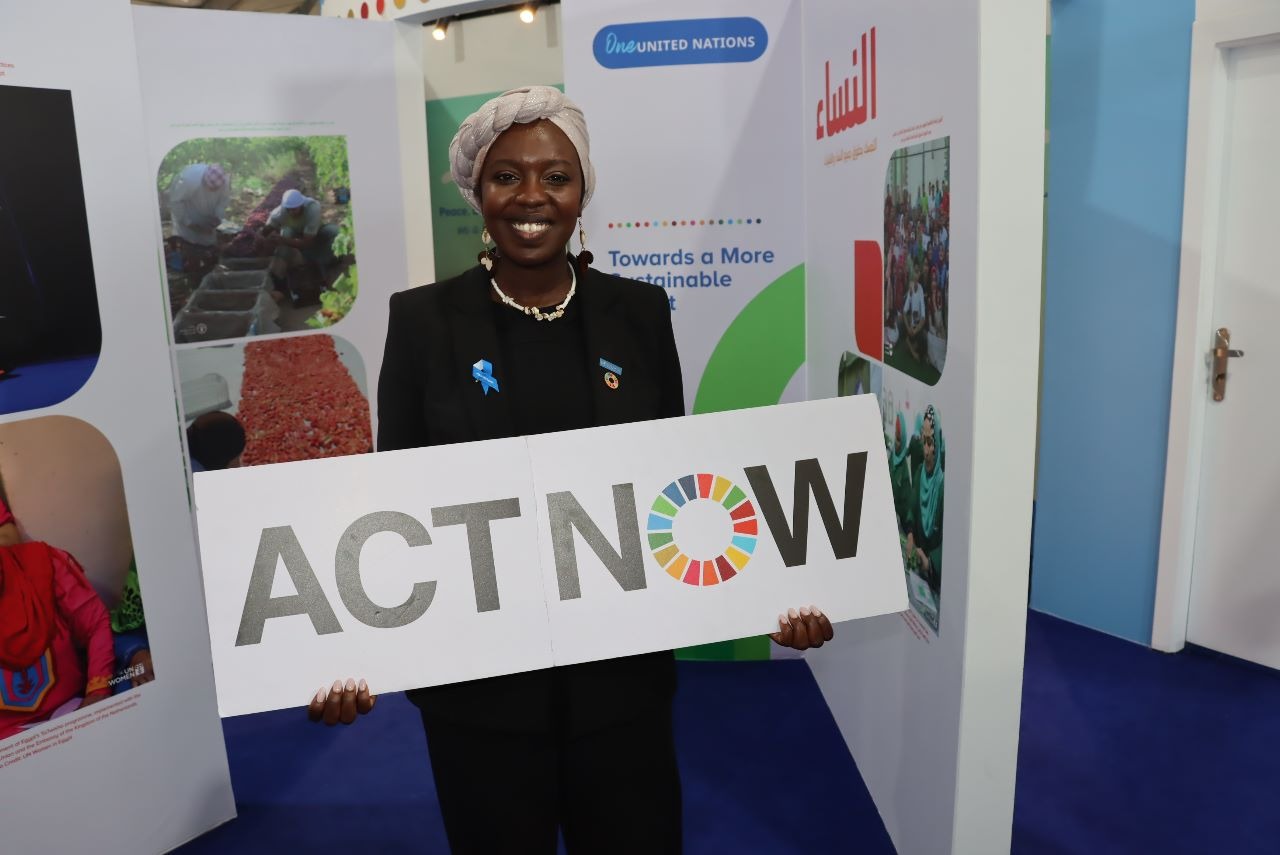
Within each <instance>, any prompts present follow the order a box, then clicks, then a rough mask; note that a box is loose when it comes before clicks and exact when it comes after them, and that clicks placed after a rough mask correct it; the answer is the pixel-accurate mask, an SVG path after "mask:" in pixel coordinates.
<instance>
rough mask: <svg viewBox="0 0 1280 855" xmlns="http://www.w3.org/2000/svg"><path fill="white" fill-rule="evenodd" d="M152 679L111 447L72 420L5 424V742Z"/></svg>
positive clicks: (0, 621) (0, 507)
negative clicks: (32, 728)
mask: <svg viewBox="0 0 1280 855" xmlns="http://www.w3.org/2000/svg"><path fill="white" fill-rule="evenodd" d="M152 679H154V672H153V671H152V666H151V652H150V649H149V645H148V644H147V641H146V633H145V624H144V621H143V615H142V603H141V594H140V591H139V589H138V585H137V574H136V570H135V568H134V565H133V547H132V542H131V540H130V536H129V527H128V518H127V514H126V511H125V507H124V487H123V483H122V481H121V476H120V466H119V462H118V461H117V459H116V457H115V452H114V451H113V450H112V448H111V445H110V443H109V442H107V440H106V438H105V437H103V436H102V434H101V433H99V432H98V431H97V430H96V429H94V428H93V427H92V426H90V425H88V424H86V423H84V422H82V421H79V420H78V419H72V418H67V417H62V416H55V417H47V418H40V419H31V420H28V421H21V422H13V423H9V424H4V425H0V740H4V739H7V738H9V737H11V736H15V735H17V734H19V733H22V732H23V731H25V730H27V729H29V728H31V727H34V726H36V725H39V724H41V723H43V722H46V721H49V720H51V719H54V718H58V717H60V716H62V715H66V714H67V713H70V712H74V711H75V710H78V709H83V708H85V707H87V706H91V705H93V704H96V703H99V702H101V701H103V700H106V699H107V698H109V697H111V695H112V694H115V693H118V692H120V691H124V690H127V689H130V688H133V687H134V686H137V685H141V684H142V683H145V682H150V680H152Z"/></svg>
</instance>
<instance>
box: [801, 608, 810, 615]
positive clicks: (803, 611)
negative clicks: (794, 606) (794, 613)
mask: <svg viewBox="0 0 1280 855" xmlns="http://www.w3.org/2000/svg"><path fill="white" fill-rule="evenodd" d="M808 616H809V607H808V606H801V607H800V617H808Z"/></svg>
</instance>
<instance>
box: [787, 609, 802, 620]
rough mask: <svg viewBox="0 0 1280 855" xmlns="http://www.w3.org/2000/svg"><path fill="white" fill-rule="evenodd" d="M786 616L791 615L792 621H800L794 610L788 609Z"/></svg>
mask: <svg viewBox="0 0 1280 855" xmlns="http://www.w3.org/2000/svg"><path fill="white" fill-rule="evenodd" d="M787 614H789V615H791V619H792V620H800V613H799V612H797V611H796V610H795V609H788V610H787Z"/></svg>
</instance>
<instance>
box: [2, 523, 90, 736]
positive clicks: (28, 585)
mask: <svg viewBox="0 0 1280 855" xmlns="http://www.w3.org/2000/svg"><path fill="white" fill-rule="evenodd" d="M19 540H20V539H19V538H18V536H17V526H16V525H15V524H14V520H13V515H12V514H10V513H9V509H8V507H6V506H5V504H4V502H3V501H0V739H5V738H6V737H9V736H13V735H14V734H15V733H18V732H19V731H21V730H23V729H25V728H27V727H30V726H31V725H33V724H38V723H39V722H42V721H45V720H46V719H48V718H49V717H50V716H51V715H53V714H54V713H55V712H57V711H58V710H59V709H61V708H69V709H74V708H76V706H87V705H89V704H93V703H97V702H98V701H101V700H104V699H106V698H107V697H108V696H109V694H110V689H109V681H110V679H111V673H112V668H113V666H114V650H113V642H112V637H111V621H110V618H109V617H108V615H107V610H106V607H104V606H103V605H102V601H101V600H100V599H98V594H97V592H95V591H94V590H93V586H91V585H90V584H89V580H88V579H86V578H85V575H84V571H83V570H81V569H80V565H79V564H77V563H76V560H75V559H74V558H72V557H71V556H70V555H68V554H67V553H66V552H63V551H62V550H61V549H56V548H54V547H52V546H49V545H48V544H47V543H40V542H27V543H21V542H19Z"/></svg>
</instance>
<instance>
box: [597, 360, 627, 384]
mask: <svg viewBox="0 0 1280 855" xmlns="http://www.w3.org/2000/svg"><path fill="white" fill-rule="evenodd" d="M600 367H601V368H603V369H604V385H606V386H608V387H609V388H610V389H617V388H618V386H619V385H620V384H621V383H622V380H620V379H619V378H620V377H622V368H621V367H619V366H617V365H614V364H613V363H612V362H610V361H609V360H607V359H605V358H604V357H600Z"/></svg>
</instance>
